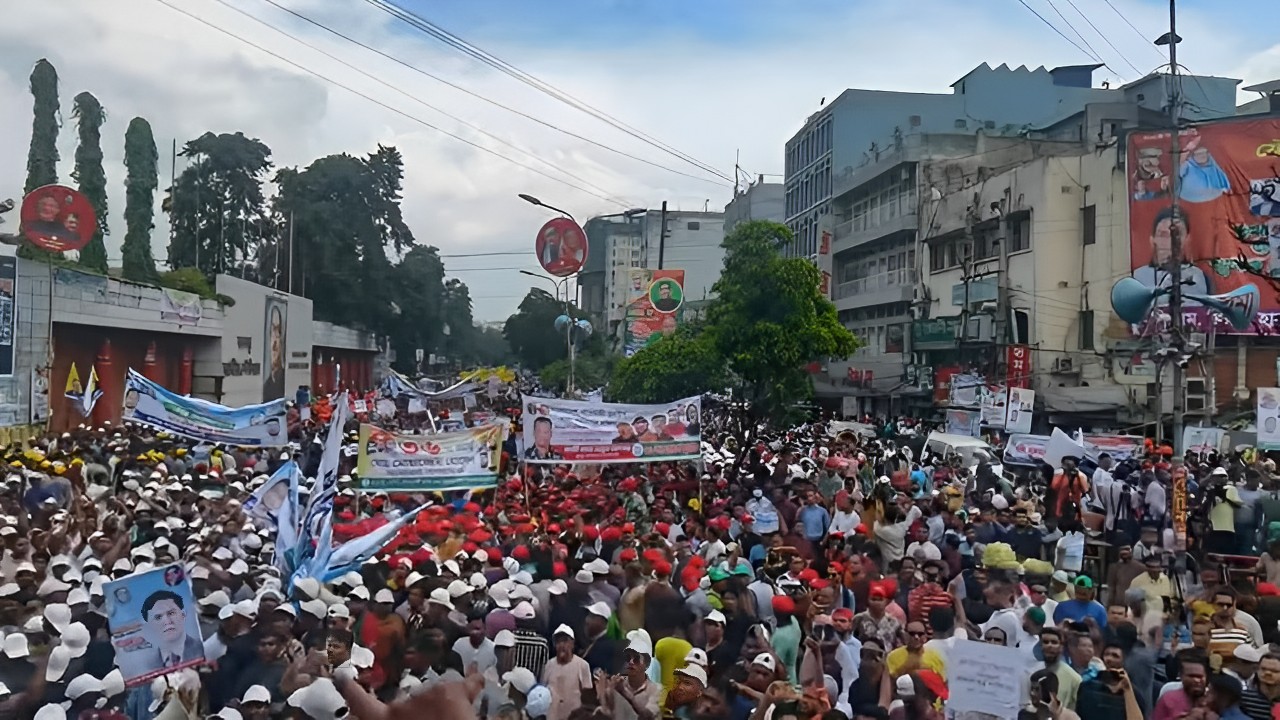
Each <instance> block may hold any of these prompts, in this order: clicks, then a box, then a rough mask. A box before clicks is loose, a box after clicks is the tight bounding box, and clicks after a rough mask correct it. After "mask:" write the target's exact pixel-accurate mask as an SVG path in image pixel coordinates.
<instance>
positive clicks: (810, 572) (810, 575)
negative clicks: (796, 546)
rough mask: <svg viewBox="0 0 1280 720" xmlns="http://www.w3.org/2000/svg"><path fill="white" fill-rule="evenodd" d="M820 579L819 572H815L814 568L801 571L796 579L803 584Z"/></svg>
mask: <svg viewBox="0 0 1280 720" xmlns="http://www.w3.org/2000/svg"><path fill="white" fill-rule="evenodd" d="M819 577H820V576H819V575H818V571H817V570H814V569H813V568H805V569H804V570H801V571H800V574H799V575H797V576H796V579H797V580H799V581H800V582H802V583H812V582H813V581H814V580H817V579H818V578H819Z"/></svg>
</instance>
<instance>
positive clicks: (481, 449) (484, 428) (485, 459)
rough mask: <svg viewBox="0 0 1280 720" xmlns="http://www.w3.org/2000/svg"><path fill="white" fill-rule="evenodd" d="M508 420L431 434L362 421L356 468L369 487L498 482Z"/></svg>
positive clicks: (442, 487) (435, 488) (440, 487)
mask: <svg viewBox="0 0 1280 720" xmlns="http://www.w3.org/2000/svg"><path fill="white" fill-rule="evenodd" d="M508 427H509V425H508V423H506V422H498V423H494V424H491V425H480V426H477V427H473V428H463V429H461V430H458V431H456V432H438V433H433V434H431V435H401V434H398V433H394V432H390V431H388V430H383V429H382V428H380V427H377V426H375V425H370V424H368V423H364V424H361V425H360V449H359V455H358V460H357V462H356V468H357V469H358V470H359V474H360V489H361V490H365V491H369V492H443V491H446V490H472V489H484V488H492V487H497V485H498V466H499V464H500V461H501V459H502V443H503V441H505V440H506V439H507V429H508Z"/></svg>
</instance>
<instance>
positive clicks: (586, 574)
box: [573, 568, 596, 585]
mask: <svg viewBox="0 0 1280 720" xmlns="http://www.w3.org/2000/svg"><path fill="white" fill-rule="evenodd" d="M573 579H574V581H576V582H580V583H582V584H583V585H590V584H591V583H593V582H595V581H596V576H595V575H592V574H591V571H590V570H587V569H586V568H583V569H581V570H579V571H578V572H577V574H575V575H574V576H573Z"/></svg>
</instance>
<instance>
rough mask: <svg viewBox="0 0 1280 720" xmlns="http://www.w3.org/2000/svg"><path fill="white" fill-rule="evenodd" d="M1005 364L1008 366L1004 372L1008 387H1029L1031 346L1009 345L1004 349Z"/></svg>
mask: <svg viewBox="0 0 1280 720" xmlns="http://www.w3.org/2000/svg"><path fill="white" fill-rule="evenodd" d="M1005 365H1006V366H1007V367H1008V370H1007V372H1006V375H1007V379H1006V381H1005V384H1006V385H1007V386H1009V387H1011V388H1012V387H1016V388H1026V389H1030V387H1031V348H1030V347H1028V346H1026V345H1010V346H1009V347H1008V348H1007V349H1006V350H1005Z"/></svg>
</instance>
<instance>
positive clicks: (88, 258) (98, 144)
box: [71, 92, 110, 275]
mask: <svg viewBox="0 0 1280 720" xmlns="http://www.w3.org/2000/svg"><path fill="white" fill-rule="evenodd" d="M73 102H74V106H73V109H72V110H71V115H72V117H74V118H75V119H76V128H77V130H78V131H79V134H80V143H79V144H78V145H77V146H76V167H75V170H73V171H72V172H71V178H72V179H73V180H75V181H76V183H78V185H79V190H80V192H81V194H83V195H84V196H85V198H87V199H88V200H89V204H90V205H92V206H93V212H94V214H95V215H96V216H97V219H98V227H97V229H96V230H95V231H94V233H93V237H92V238H90V240H89V243H88V244H87V245H85V246H84V247H83V248H81V250H80V265H81V266H83V267H85V268H87V269H89V270H92V271H94V272H97V273H101V274H103V275H106V274H107V244H106V236H107V234H108V232H110V231H109V230H108V229H107V173H106V171H105V170H103V169H102V124H103V123H105V122H106V121H107V111H106V110H105V109H104V108H103V107H102V103H100V102H98V98H96V97H94V96H93V94H92V93H88V92H82V93H80V94H79V95H76V97H75V100H74V101H73Z"/></svg>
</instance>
